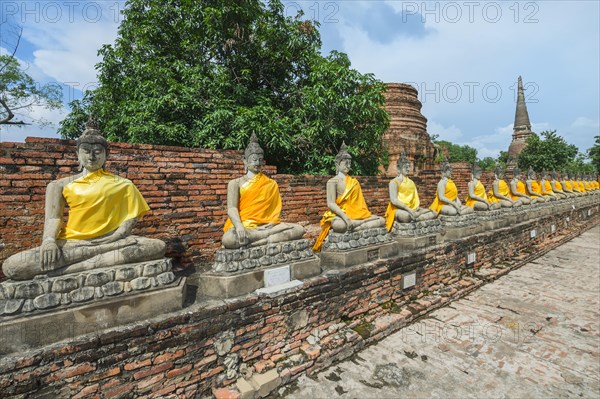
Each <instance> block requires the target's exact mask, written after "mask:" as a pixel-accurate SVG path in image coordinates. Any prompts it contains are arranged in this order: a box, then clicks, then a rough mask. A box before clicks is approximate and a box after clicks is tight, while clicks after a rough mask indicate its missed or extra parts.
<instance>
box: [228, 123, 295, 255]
mask: <svg viewBox="0 0 600 399" xmlns="http://www.w3.org/2000/svg"><path fill="white" fill-rule="evenodd" d="M264 163H265V162H264V151H263V149H262V148H261V147H260V145H259V144H258V138H257V137H256V135H255V134H252V136H251V137H250V143H249V144H248V146H247V147H246V149H245V151H244V167H245V170H246V174H245V175H244V176H242V177H238V178H237V179H233V180H231V181H230V182H229V184H228V185H227V216H229V217H228V218H227V221H226V222H225V226H224V227H223V230H224V232H225V233H224V234H223V238H222V243H223V246H224V247H225V248H227V249H236V248H241V247H249V246H257V245H265V244H268V243H276V242H283V241H291V240H299V239H301V238H302V237H303V236H304V227H302V226H300V225H298V224H294V223H282V222H281V220H280V214H281V195H280V194H279V186H278V185H277V182H275V180H273V179H271V178H269V177H267V176H265V175H264V174H263V173H262V172H261V169H262V167H263V165H264Z"/></svg>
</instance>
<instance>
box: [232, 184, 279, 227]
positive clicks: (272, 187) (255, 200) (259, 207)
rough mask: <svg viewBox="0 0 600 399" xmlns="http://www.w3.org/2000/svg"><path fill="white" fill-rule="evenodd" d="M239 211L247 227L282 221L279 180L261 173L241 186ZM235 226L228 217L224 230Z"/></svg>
mask: <svg viewBox="0 0 600 399" xmlns="http://www.w3.org/2000/svg"><path fill="white" fill-rule="evenodd" d="M238 211H239V213H240V219H241V220H242V224H243V225H244V227H245V228H247V229H255V228H257V227H258V226H260V225H263V224H268V223H273V224H279V223H280V222H281V220H280V218H279V216H280V215H281V195H279V186H278V185H277V182H276V181H275V180H273V179H270V178H268V177H267V176H265V175H263V174H262V173H259V174H257V175H254V177H252V178H251V179H250V180H248V181H247V182H246V183H244V184H243V185H242V186H241V187H240V203H239V204H238ZM232 227H233V223H232V222H231V219H229V218H227V221H226V222H225V226H224V227H223V231H225V232H226V231H227V230H229V229H230V228H232Z"/></svg>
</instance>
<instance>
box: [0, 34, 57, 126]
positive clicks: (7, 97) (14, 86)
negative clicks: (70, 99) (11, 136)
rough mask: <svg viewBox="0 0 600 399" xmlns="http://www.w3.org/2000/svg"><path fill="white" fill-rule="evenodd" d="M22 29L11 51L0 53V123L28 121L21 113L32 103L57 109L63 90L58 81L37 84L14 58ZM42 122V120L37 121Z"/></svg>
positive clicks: (29, 109) (15, 123) (17, 123)
mask: <svg viewBox="0 0 600 399" xmlns="http://www.w3.org/2000/svg"><path fill="white" fill-rule="evenodd" d="M20 38H21V31H19V33H18V38H17V44H16V45H15V46H14V51H13V53H12V54H10V55H8V54H4V55H0V125H27V124H29V123H26V122H25V121H23V119H22V117H23V116H25V115H26V113H27V112H28V111H31V109H32V108H33V107H34V106H41V107H45V108H48V109H58V108H60V107H61V106H62V90H61V88H60V86H58V85H57V84H51V83H48V84H45V85H40V84H38V83H37V82H36V81H35V80H34V79H33V78H32V77H31V76H29V75H28V74H27V73H26V72H25V71H24V69H23V68H22V66H21V63H20V62H19V60H17V59H16V58H15V52H16V51H17V48H18V46H19V40H20ZM36 122H38V123H44V121H36Z"/></svg>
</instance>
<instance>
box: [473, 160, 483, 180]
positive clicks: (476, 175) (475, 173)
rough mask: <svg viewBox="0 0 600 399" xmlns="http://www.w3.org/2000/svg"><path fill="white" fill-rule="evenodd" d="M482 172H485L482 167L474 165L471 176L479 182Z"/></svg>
mask: <svg viewBox="0 0 600 399" xmlns="http://www.w3.org/2000/svg"><path fill="white" fill-rule="evenodd" d="M482 172H483V171H482V170H481V167H479V165H477V164H473V167H472V168H471V175H472V176H473V178H474V179H477V180H479V179H480V178H481V173H482Z"/></svg>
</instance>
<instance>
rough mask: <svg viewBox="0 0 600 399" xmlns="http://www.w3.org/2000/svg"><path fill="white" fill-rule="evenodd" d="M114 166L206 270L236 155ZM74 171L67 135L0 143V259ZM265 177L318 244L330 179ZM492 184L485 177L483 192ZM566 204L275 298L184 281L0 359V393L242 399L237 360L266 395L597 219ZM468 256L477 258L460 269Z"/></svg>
mask: <svg viewBox="0 0 600 399" xmlns="http://www.w3.org/2000/svg"><path fill="white" fill-rule="evenodd" d="M110 160H111V163H110V164H109V170H111V171H113V172H115V173H117V174H119V175H121V176H125V177H128V178H130V179H132V180H133V181H134V183H135V184H136V185H137V186H138V187H139V188H140V191H142V194H143V195H144V196H145V197H146V199H147V200H148V203H149V205H150V207H151V209H152V210H151V212H150V213H149V214H148V215H147V216H146V217H145V218H144V219H143V221H142V223H140V225H139V226H138V227H137V229H138V233H139V234H141V235H147V236H151V237H155V238H161V239H164V240H165V241H167V242H168V243H169V251H170V252H169V254H168V255H169V256H172V257H174V258H175V262H176V263H178V264H179V267H180V269H188V270H189V269H190V268H193V267H194V266H197V267H199V268H202V267H204V265H206V264H207V262H209V261H210V260H211V259H212V254H214V251H215V249H216V248H218V247H219V244H220V242H219V240H220V236H221V234H222V233H221V231H222V230H221V228H222V225H223V222H224V220H225V206H224V204H225V198H226V183H227V181H228V180H229V179H231V178H233V177H235V176H238V175H239V174H240V173H242V163H241V153H240V152H238V151H214V150H204V149H188V148H178V147H164V146H151V145H133V144H114V145H113V146H112V148H111V154H110ZM76 169H77V161H76V159H75V153H74V143H73V142H72V141H63V140H55V139H38V138H36V139H28V140H27V142H26V143H0V174H1V177H2V178H1V179H0V229H1V231H2V237H0V250H1V251H2V252H1V258H0V261H2V260H3V259H5V258H6V256H8V255H9V254H12V253H15V252H16V251H18V250H22V249H26V248H29V247H31V246H33V245H37V244H39V242H40V240H41V226H42V224H43V201H44V191H45V186H46V184H47V183H48V182H50V181H52V180H54V179H56V178H58V177H61V176H64V175H68V174H72V173H74V172H75V171H76ZM267 171H268V172H269V173H270V174H272V175H273V177H274V178H275V179H276V180H277V181H278V182H279V184H280V189H281V194H282V198H283V200H284V204H283V209H284V215H283V217H282V218H283V220H289V221H294V222H302V223H303V224H304V225H305V226H306V227H307V228H308V230H309V237H311V239H314V236H315V234H316V232H317V231H318V227H317V226H318V221H319V219H320V216H321V214H322V212H323V211H324V210H325V182H326V180H327V177H325V176H290V175H278V174H276V170H275V168H272V167H268V168H267ZM454 174H455V176H454V180H455V181H456V182H457V186H458V188H459V190H460V192H461V196H463V195H465V194H466V193H465V192H464V190H465V187H466V183H467V181H468V179H469V178H470V172H469V167H468V165H466V164H464V165H458V164H457V165H455V168H454ZM438 179H439V172H434V171H427V173H425V172H423V173H421V174H420V175H419V176H418V177H415V179H414V180H415V182H416V183H417V184H418V186H419V189H420V194H421V197H422V200H423V201H422V202H423V203H424V204H425V205H426V204H428V203H429V202H430V201H431V198H432V197H431V196H432V193H434V192H435V184H436V183H437V181H438ZM489 179H490V176H489V175H488V176H487V177H484V178H483V179H482V180H483V182H484V183H485V184H486V185H488V187H489ZM359 180H360V182H361V184H362V187H363V191H364V194H365V197H366V199H367V200H368V201H369V204H368V205H369V206H370V207H371V208H372V211H374V213H377V214H380V215H382V214H383V212H384V210H385V207H386V206H387V183H388V180H389V178H388V177H369V176H363V177H359ZM574 205H576V206H574V208H572V207H571V206H570V205H569V206H568V207H566V208H565V207H563V208H561V210H560V211H557V212H556V213H555V214H552V215H548V216H544V217H540V218H533V219H529V220H522V221H520V222H518V223H517V224H515V225H513V226H510V227H505V228H501V229H498V230H495V231H485V232H482V233H477V234H473V235H471V236H468V237H465V238H462V239H460V240H456V241H449V242H444V243H441V244H437V245H433V246H429V247H426V248H423V249H419V250H413V251H410V252H406V253H401V254H400V256H398V257H395V258H391V259H385V260H379V261H376V262H371V263H366V264H362V265H359V266H356V267H353V268H349V269H343V270H339V271H335V272H328V273H323V274H321V275H319V276H316V277H313V278H310V279H306V280H305V281H304V282H303V284H302V285H301V286H300V287H297V288H296V289H294V290H292V291H290V292H284V293H281V294H280V295H277V296H268V295H264V294H262V295H261V294H256V293H252V294H248V295H245V296H242V297H238V298H234V299H228V300H206V299H203V298H202V296H201V294H202V293H201V292H197V291H194V290H193V289H190V290H189V292H188V301H187V304H186V307H185V308H184V309H182V310H181V311H176V312H173V313H168V314H162V315H161V314H157V315H156V317H155V318H153V319H150V320H144V321H142V322H137V323H134V324H130V325H125V326H121V327H118V328H113V329H108V330H104V329H101V328H99V326H93V325H90V326H88V328H89V330H88V331H90V333H89V334H88V335H84V336H80V337H77V338H73V339H71V340H68V341H63V342H58V343H56V344H52V345H49V346H46V347H43V348H39V349H34V350H29V351H23V352H19V353H14V354H10V355H0V396H1V397H2V398H13V397H14V398H19V397H27V396H31V397H74V398H129V397H132V396H144V397H155V398H164V397H173V398H175V397H177V398H194V397H204V396H207V395H214V396H216V397H217V398H225V397H231V398H240V397H250V396H240V395H241V394H242V392H240V386H239V384H238V378H240V377H239V376H240V374H239V372H240V371H241V370H242V369H243V368H246V369H249V370H252V371H253V372H254V376H253V377H249V378H250V380H252V378H254V380H257V381H262V382H260V384H259V385H260V389H265V390H270V389H273V388H274V387H277V386H279V385H281V384H286V383H289V382H292V381H294V380H295V379H297V378H298V377H299V376H301V375H303V374H308V375H311V374H312V373H315V372H317V371H319V370H322V369H324V368H326V367H329V366H330V365H332V364H333V363H334V362H336V361H338V360H342V359H344V358H347V357H349V356H351V355H352V354H354V353H356V352H357V351H359V350H360V349H361V348H363V347H364V346H365V345H369V344H370V343H372V342H375V341H378V340H381V339H382V338H384V337H385V336H387V335H389V334H391V333H393V332H394V331H396V330H398V329H399V328H401V327H403V326H405V325H407V324H408V323H410V322H411V321H413V320H415V319H416V318H418V317H420V316H422V315H425V314H426V313H427V312H429V311H431V310H433V309H435V308H438V307H440V306H444V305H446V304H448V303H450V302H451V301H453V300H455V299H457V298H459V297H462V296H464V295H466V294H467V293H469V292H471V291H472V290H474V289H476V288H477V287H479V286H481V285H482V284H485V283H487V282H489V281H492V280H494V279H496V278H498V277H500V276H502V275H504V274H506V273H508V272H509V271H510V270H513V269H515V268H518V267H520V266H521V265H523V264H525V263H526V262H528V261H530V260H532V259H535V258H536V257H538V256H540V255H542V254H544V253H545V252H547V251H548V250H550V249H552V248H554V247H556V246H558V245H560V244H561V243H563V242H566V241H568V240H570V239H571V238H573V237H574V236H576V235H578V234H580V233H581V232H583V231H585V230H587V229H589V228H590V227H592V226H594V225H596V224H597V223H598V222H599V221H600V213H599V211H600V209H599V206H598V203H597V201H596V202H595V203H589V201H588V202H587V203H583V202H582V203H579V202H577V203H575V202H574ZM472 253H474V254H475V255H476V256H475V259H476V260H475V262H473V263H469V264H467V258H468V255H469V254H472ZM181 272H182V271H181V270H180V273H181ZM413 276H414V277H415V278H416V284H415V285H414V286H412V287H408V288H404V284H403V281H404V278H405V277H406V278H410V279H412V277H413ZM1 328H2V326H0V331H1ZM56 328H64V326H55V325H39V326H37V328H35V329H32V330H28V331H23V332H22V334H45V335H49V334H52V333H53V331H54V329H56ZM2 336H3V335H2V333H0V339H2ZM224 348H225V349H226V350H225V349H224ZM242 366H243V367H242ZM254 380H252V381H254ZM267 388H268V389H267ZM253 395H254V394H253Z"/></svg>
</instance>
